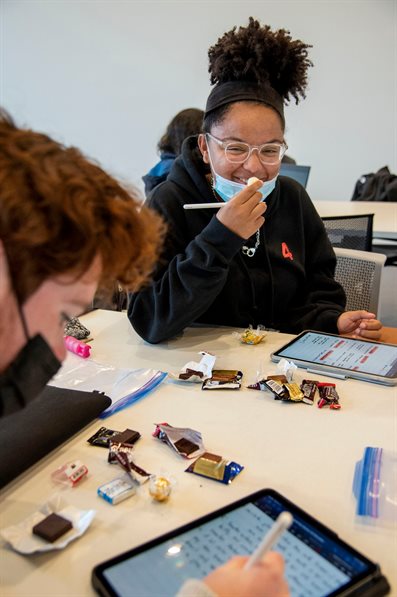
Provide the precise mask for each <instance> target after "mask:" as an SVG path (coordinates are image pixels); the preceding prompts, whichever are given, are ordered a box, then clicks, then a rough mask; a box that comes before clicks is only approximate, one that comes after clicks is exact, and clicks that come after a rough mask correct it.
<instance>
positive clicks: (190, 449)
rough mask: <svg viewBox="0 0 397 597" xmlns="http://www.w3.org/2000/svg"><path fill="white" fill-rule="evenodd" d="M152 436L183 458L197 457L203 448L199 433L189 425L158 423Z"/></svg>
mask: <svg viewBox="0 0 397 597" xmlns="http://www.w3.org/2000/svg"><path fill="white" fill-rule="evenodd" d="M153 437H157V438H158V439H159V440H161V441H162V442H164V443H165V444H168V445H169V446H170V447H171V448H173V449H174V450H176V452H178V454H180V455H181V456H183V457H184V458H197V456H200V454H202V453H203V452H204V450H205V448H204V445H203V438H202V436H201V433H200V432H199V431H196V430H195V429H190V428H189V427H172V425H168V423H158V424H157V425H156V429H155V430H154V432H153Z"/></svg>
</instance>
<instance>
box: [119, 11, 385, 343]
mask: <svg viewBox="0 0 397 597" xmlns="http://www.w3.org/2000/svg"><path fill="white" fill-rule="evenodd" d="M309 48H310V46H309V45H307V44H305V43H303V42H302V41H300V40H293V39H292V38H291V36H290V34H289V32H288V31H286V30H284V29H280V30H277V31H272V30H271V28H270V27H269V26H267V25H266V26H261V25H260V23H259V22H258V21H256V20H254V19H253V18H250V19H249V24H248V26H247V27H240V28H239V29H236V28H234V29H232V30H231V31H229V32H227V33H225V34H224V35H223V37H221V38H220V39H219V40H218V42H217V43H216V44H215V45H214V46H213V47H211V48H210V49H209V52H208V55H209V72H210V75H211V83H212V84H214V85H215V86H214V87H213V89H212V91H211V93H210V95H209V97H208V100H207V105H206V109H205V115H204V122H203V133H202V134H200V135H198V137H190V138H189V139H188V141H186V142H185V144H184V147H183V151H182V155H181V156H180V157H179V158H178V159H177V160H176V162H175V163H174V166H173V168H172V170H171V172H170V174H169V176H168V179H167V181H166V182H164V183H163V184H162V185H161V186H160V187H157V188H156V189H154V191H153V192H152V194H151V195H150V198H149V200H148V201H147V204H148V205H149V206H150V207H152V208H153V209H155V210H156V211H157V212H159V213H160V214H161V215H162V216H163V217H164V219H165V220H166V222H167V226H168V233H167V238H166V242H165V245H164V251H163V253H162V256H161V260H160V262H159V265H158V267H157V268H156V271H155V274H154V282H153V284H151V285H150V286H148V287H147V288H145V289H144V290H142V291H140V292H138V293H136V294H134V295H133V296H132V297H131V300H130V304H129V313H128V315H129V319H130V321H131V323H132V325H133V326H134V328H135V330H136V331H137V332H138V333H139V334H140V335H141V336H142V337H143V338H145V340H148V341H149V342H153V343H156V342H161V341H164V340H166V339H167V338H170V337H172V336H174V335H176V334H179V333H180V332H182V331H183V329H184V328H185V327H186V326H188V325H190V324H192V323H193V322H200V323H205V324H217V325H228V326H238V327H246V326H248V325H249V324H253V325H255V326H256V325H258V324H262V325H265V326H266V327H269V328H274V329H278V330H280V331H282V332H289V333H298V332H300V331H302V330H304V329H314V330H320V331H326V332H333V333H341V334H342V333H354V334H356V335H358V336H361V337H366V338H372V339H376V338H378V337H379V336H380V329H381V327H382V326H381V323H380V321H378V320H377V319H376V316H375V314H373V313H368V312H367V311H348V312H346V311H345V310H344V309H345V304H346V299H345V293H344V291H343V289H342V287H341V286H340V285H339V284H338V283H337V282H336V281H335V279H334V271H335V265H336V259H335V254H334V251H333V249H332V246H331V244H330V242H329V240H328V237H327V234H326V232H325V229H324V226H323V223H322V220H321V218H320V217H319V215H318V214H317V212H316V210H315V208H314V206H313V204H312V202H311V200H310V198H309V196H308V195H307V193H306V191H305V189H304V188H303V187H302V186H300V185H299V184H298V183H297V182H295V181H293V180H291V179H290V178H286V177H283V176H279V170H280V163H281V160H282V157H283V155H284V154H285V152H286V150H287V144H286V141H285V136H284V133H285V120H284V104H285V103H286V102H288V101H290V100H291V99H294V100H295V102H296V103H298V102H299V100H300V99H301V98H304V97H305V90H306V86H307V70H308V68H309V67H311V66H312V63H311V61H310V60H309V58H308V49H309ZM251 178H256V179H258V180H257V181H255V180H254V181H250V180H249V179H251ZM248 181H249V184H247V183H248ZM214 201H215V202H219V209H218V210H217V211H214V209H209V208H208V209H203V208H200V209H189V210H185V209H184V208H183V205H184V204H192V203H201V204H202V203H213V202H214Z"/></svg>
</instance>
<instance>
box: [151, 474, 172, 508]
mask: <svg viewBox="0 0 397 597" xmlns="http://www.w3.org/2000/svg"><path fill="white" fill-rule="evenodd" d="M171 489H172V483H171V481H170V480H169V479H167V477H164V476H160V475H151V477H150V479H149V493H150V495H151V496H152V498H153V499H155V500H157V501H158V502H164V501H165V500H168V498H169V497H170V494H171Z"/></svg>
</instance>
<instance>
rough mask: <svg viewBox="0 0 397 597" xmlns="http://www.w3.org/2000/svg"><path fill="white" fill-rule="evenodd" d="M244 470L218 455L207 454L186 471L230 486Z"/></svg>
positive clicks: (239, 465)
mask: <svg viewBox="0 0 397 597" xmlns="http://www.w3.org/2000/svg"><path fill="white" fill-rule="evenodd" d="M243 469H244V467H243V466H242V465H241V464H238V463H237V462H233V461H232V460H226V459H225V458H222V456H219V455H218V454H212V453H211V452H205V453H204V454H202V456H200V457H199V458H198V459H197V460H195V461H194V462H192V464H191V465H190V466H188V468H187V469H186V471H185V472H187V473H194V474H195V475H200V476H201V477H206V478H207V479H213V480H214V481H218V482H219V483H224V484H226V485H228V484H229V483H231V482H232V481H233V479H235V477H237V475H238V474H239V473H241V471H242V470H243Z"/></svg>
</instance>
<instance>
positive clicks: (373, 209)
mask: <svg viewBox="0 0 397 597" xmlns="http://www.w3.org/2000/svg"><path fill="white" fill-rule="evenodd" d="M313 204H314V206H315V208H316V210H317V211H318V213H319V215H320V216H321V217H325V216H351V215H360V214H375V217H374V226H373V236H374V237H375V238H392V239H397V203H393V202H386V201H313Z"/></svg>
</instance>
